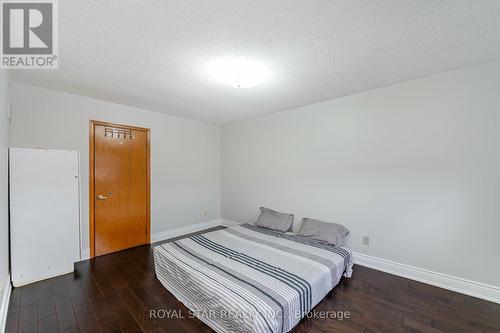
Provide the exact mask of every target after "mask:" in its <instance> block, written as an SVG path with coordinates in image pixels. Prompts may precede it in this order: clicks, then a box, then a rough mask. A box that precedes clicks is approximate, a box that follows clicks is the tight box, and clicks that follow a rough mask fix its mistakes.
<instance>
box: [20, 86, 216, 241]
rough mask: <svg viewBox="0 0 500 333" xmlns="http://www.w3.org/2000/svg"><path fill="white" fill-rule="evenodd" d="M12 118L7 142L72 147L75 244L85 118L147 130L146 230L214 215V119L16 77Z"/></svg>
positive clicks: (85, 175) (85, 164)
mask: <svg viewBox="0 0 500 333" xmlns="http://www.w3.org/2000/svg"><path fill="white" fill-rule="evenodd" d="M12 118H13V120H12V128H11V145H12V146H14V147H43V148H53V149H74V150H78V151H79V152H80V154H81V155H80V167H81V185H82V198H81V203H82V209H81V210H82V214H81V215H82V233H83V248H88V247H89V238H88V228H89V227H88V220H89V215H88V207H89V200H88V184H89V172H88V171H89V120H90V119H93V120H101V121H108V122H114V123H119V124H127V125H132V126H140V127H147V128H150V129H151V233H152V234H154V233H158V232H162V231H166V230H170V229H173V228H177V227H181V226H186V225H190V224H193V223H198V222H203V221H209V220H213V219H218V218H220V206H221V203H220V181H221V180H220V135H221V129H220V127H219V126H215V125H209V124H205V123H202V122H197V121H192V120H187V119H183V118H178V117H172V116H168V115H164V114H161V113H156V112H150V111H146V110H141V109H137V108H133V107H129V106H124V105H119V104H113V103H108V102H103V101H100V100H96V99H91V98H86V97H81V96H77V95H71V94H67V93H62V92H59V91H53V90H47V89H41V88H37V87H33V86H30V85H25V84H20V83H13V84H12ZM205 209H206V210H207V211H208V214H207V216H205V214H204V210H205Z"/></svg>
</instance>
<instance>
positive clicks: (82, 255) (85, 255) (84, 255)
mask: <svg viewBox="0 0 500 333" xmlns="http://www.w3.org/2000/svg"><path fill="white" fill-rule="evenodd" d="M87 259H90V249H83V250H82V252H81V253H80V260H87Z"/></svg>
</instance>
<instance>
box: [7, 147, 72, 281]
mask: <svg viewBox="0 0 500 333" xmlns="http://www.w3.org/2000/svg"><path fill="white" fill-rule="evenodd" d="M9 174H10V185H9V188H10V237H11V239H10V245H11V270H12V273H11V276H12V283H13V285H14V286H15V287H18V286H22V285H25V284H28V283H32V282H36V281H40V280H43V279H47V278H50V277H54V276H57V275H61V274H65V273H70V272H73V270H74V263H75V262H76V261H78V260H80V207H79V206H80V204H79V192H80V190H79V155H78V152H76V151H67V150H51V149H25V148H11V149H10V150H9Z"/></svg>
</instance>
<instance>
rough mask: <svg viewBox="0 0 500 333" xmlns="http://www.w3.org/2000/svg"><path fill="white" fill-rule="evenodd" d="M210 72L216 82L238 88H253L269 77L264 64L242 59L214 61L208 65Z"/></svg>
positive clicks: (228, 58)
mask: <svg viewBox="0 0 500 333" xmlns="http://www.w3.org/2000/svg"><path fill="white" fill-rule="evenodd" d="M208 72H209V74H210V76H211V77H212V78H213V79H214V80H215V81H217V82H219V83H222V84H226V85H230V86H233V87H236V88H249V87H253V86H255V85H257V84H259V83H261V82H263V81H264V80H265V79H266V78H267V77H268V76H269V73H268V70H267V68H266V66H264V65H263V64H261V63H259V62H258V61H255V60H252V59H248V58H240V57H224V58H217V59H214V60H212V61H211V62H210V63H209V65H208Z"/></svg>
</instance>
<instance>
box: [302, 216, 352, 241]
mask: <svg viewBox="0 0 500 333" xmlns="http://www.w3.org/2000/svg"><path fill="white" fill-rule="evenodd" d="M347 234H349V229H347V228H346V227H344V226H343V225H340V224H337V223H329V222H323V221H320V220H313V219H309V218H303V219H302V225H301V226H300V229H299V232H298V233H297V235H299V236H304V237H310V238H313V239H317V240H320V241H322V242H325V243H328V244H332V245H335V246H342V245H344V243H345V241H344V239H345V236H347Z"/></svg>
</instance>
